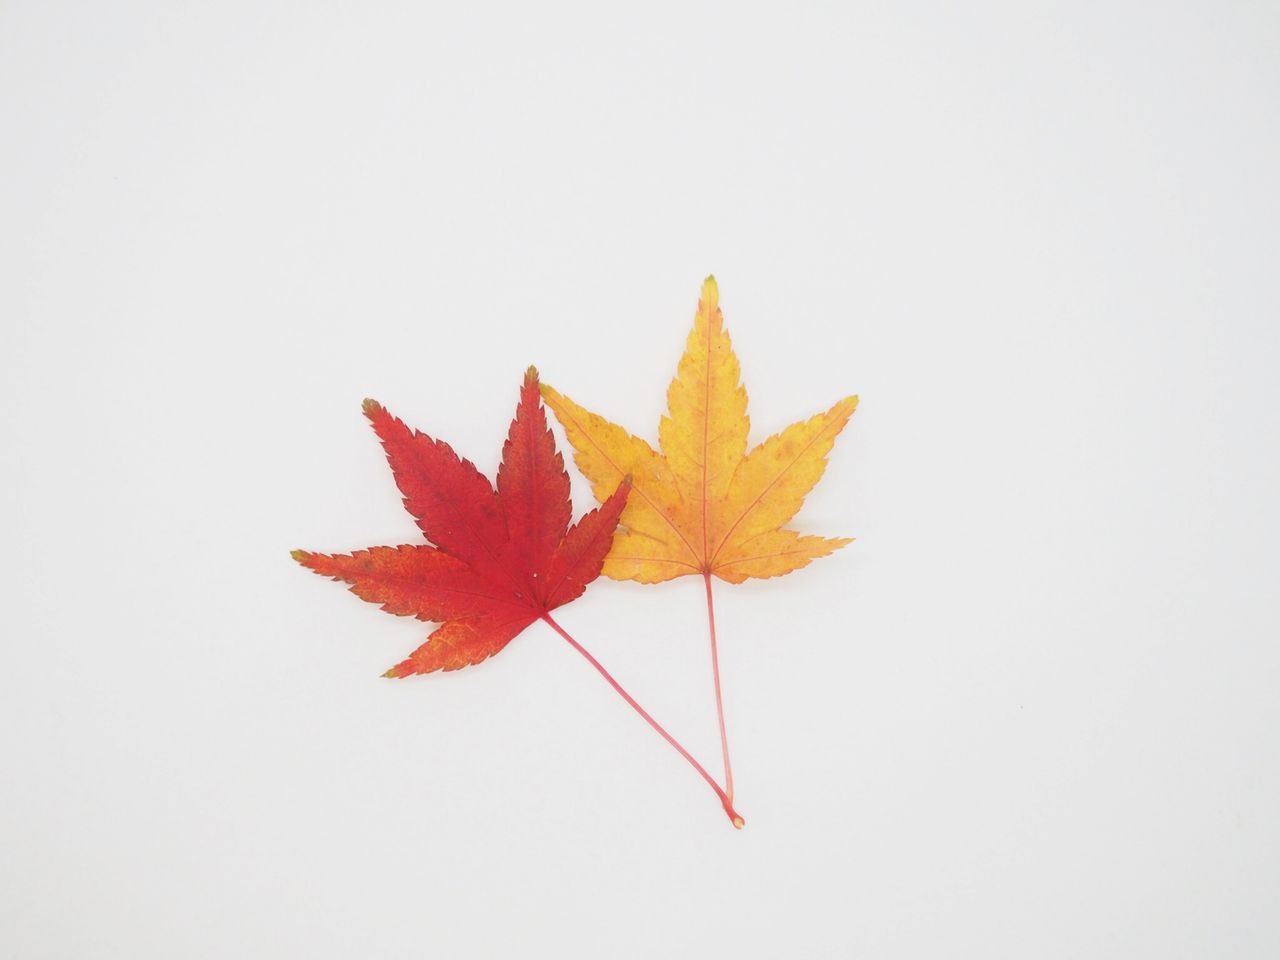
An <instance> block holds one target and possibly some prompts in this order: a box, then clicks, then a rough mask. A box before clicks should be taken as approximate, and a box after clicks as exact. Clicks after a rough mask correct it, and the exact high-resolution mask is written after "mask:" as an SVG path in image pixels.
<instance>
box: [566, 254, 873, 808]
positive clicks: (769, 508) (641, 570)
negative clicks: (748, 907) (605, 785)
mask: <svg viewBox="0 0 1280 960" xmlns="http://www.w3.org/2000/svg"><path fill="white" fill-rule="evenodd" d="M719 300H720V298H719V290H718V288H717V286H716V281H715V278H714V277H708V278H707V279H706V281H705V282H704V283H703V285H702V297H701V299H700V300H699V302H698V310H697V313H696V314H695V316H694V320H693V330H692V332H690V334H689V338H688V341H687V342H686V345H685V352H684V356H683V357H682V358H681V360H680V366H679V369H678V371H677V373H676V377H675V379H674V380H672V381H671V386H670V387H668V389H667V407H668V413H667V415H666V416H664V417H663V418H662V420H661V422H660V423H659V425H658V444H659V447H660V449H661V452H659V451H657V450H654V449H653V447H651V446H650V445H649V444H648V443H647V442H645V441H644V440H642V439H640V438H639V437H636V436H634V435H632V434H631V433H629V432H628V431H627V430H625V429H623V428H622V427H620V426H618V425H617V424H614V423H611V422H610V421H608V420H606V419H604V418H603V417H601V416H599V415H597V414H595V413H592V412H590V411H588V410H586V409H584V408H583V407H581V406H579V405H578V404H576V403H574V402H573V401H572V400H570V399H569V398H568V397H566V396H565V395H564V394H562V393H560V392H558V391H557V390H554V389H552V388H551V387H550V386H547V385H545V384H544V385H543V387H542V395H543V398H544V399H545V400H546V402H547V405H548V406H549V407H551V409H552V410H553V411H554V412H555V415H556V418H557V419H558V420H559V421H560V424H561V425H562V426H563V427H564V430H565V434H566V435H567V436H568V438H569V442H570V443H571V444H572V445H573V448H574V462H575V463H577V465H578V469H580V470H581V471H582V473H583V474H584V475H585V476H586V477H587V479H588V480H590V481H591V486H592V490H593V492H594V493H595V495H596V498H597V499H603V498H604V497H606V496H607V495H608V494H609V492H610V491H612V490H613V488H614V487H615V486H616V485H617V483H618V480H619V479H621V478H622V477H624V476H628V475H629V476H631V477H632V490H631V496H630V497H629V499H628V501H627V505H626V507H625V508H624V509H623V511H622V516H621V518H620V521H619V531H618V533H617V534H616V535H615V537H614V542H613V548H612V550H610V552H609V555H608V557H607V558H606V559H605V564H604V574H605V576H608V577H612V578H613V579H615V580H637V581H639V582H641V583H660V582H661V581H663V580H670V579H673V578H674V577H680V576H686V575H690V574H700V575H701V576H702V577H703V579H704V580H705V581H706V594H707V614H708V617H709V622H710V629H711V653H712V662H713V666H714V673H715V683H716V704H717V712H718V714H719V717H720V734H721V747H722V750H723V753H724V762H725V791H726V793H727V794H728V796H729V797H730V799H732V797H733V774H732V771H731V768H730V765H729V750H728V742H727V737H726V736H725V732H724V710H723V704H722V698H721V695H720V671H719V662H718V655H717V652H716V640H715V612H714V607H713V604H712V598H711V577H712V576H713V575H714V576H716V577H719V578H720V579H722V580H727V581H729V582H730V583H741V582H743V581H744V580H747V579H748V578H751V577H777V576H782V575H784V574H787V573H790V572H792V571H793V570H796V569H798V568H800V567H803V566H805V565H806V564H808V563H809V562H810V561H811V560H813V559H815V558H817V557H823V556H826V555H827V554H829V553H831V552H832V551H833V550H836V549H838V548H840V547H843V546H844V545H845V544H847V543H849V542H850V541H849V540H848V539H845V538H826V537H817V536H805V535H801V534H799V533H796V532H795V531H793V530H788V529H786V528H785V526H784V525H785V524H787V523H788V522H789V521H790V520H791V519H792V517H794V516H795V514H796V513H797V511H799V509H800V507H801V505H802V504H803V503H804V498H805V496H806V495H807V494H808V493H809V491H810V490H812V489H813V487H814V485H815V484H816V483H817V482H818V480H819V479H821V477H822V474H823V471H824V470H825V469H826V463H827V454H828V453H830V451H831V448H832V445H833V444H834V443H835V439H836V436H837V435H838V434H839V433H840V431H841V430H843V429H844V426H845V424H846V423H848V421H849V418H850V417H851V416H852V415H853V411H854V410H855V409H856V407H857V405H858V398H857V397H856V396H850V397H845V398H844V399H843V400H840V401H838V402H836V403H835V404H834V405H833V406H832V407H831V409H829V410H827V411H826V412H825V413H819V414H817V415H815V416H813V417H810V418H809V419H808V420H802V421H800V422H798V423H794V424H792V425H791V426H790V427H788V428H787V429H786V430H784V431H782V432H781V433H779V434H777V435H775V436H772V437H769V438H768V439H767V440H765V441H764V442H763V443H761V444H759V445H758V446H756V447H755V448H753V449H751V450H750V451H748V449H747V434H748V430H749V428H750V420H749V418H748V417H747V391H746V388H745V387H743V386H742V384H741V383H740V382H739V368H738V359H737V357H735V356H734V353H733V346H732V344H731V343H730V341H729V334H728V332H727V331H726V330H725V328H724V318H723V316H722V315H721V312H720V302H719Z"/></svg>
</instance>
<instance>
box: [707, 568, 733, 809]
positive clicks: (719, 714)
mask: <svg viewBox="0 0 1280 960" xmlns="http://www.w3.org/2000/svg"><path fill="white" fill-rule="evenodd" d="M702 580H703V582H704V583H705V584H706V585H707V624H708V626H709V627H710V628H711V676H712V678H713V679H714V680H715V685H716V718H717V719H718V720H719V721H720V753H721V754H722V755H723V756H724V792H725V796H726V797H728V798H729V802H730V803H732V802H733V767H732V766H730V765H729V735H728V734H727V733H725V727H724V698H723V697H721V695H720V655H719V653H718V652H717V651H716V608H715V604H714V603H712V600H711V574H710V573H709V572H705V573H703V574H702Z"/></svg>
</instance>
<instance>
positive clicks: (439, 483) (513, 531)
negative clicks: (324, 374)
mask: <svg viewBox="0 0 1280 960" xmlns="http://www.w3.org/2000/svg"><path fill="white" fill-rule="evenodd" d="M364 412H365V416H367V417H368V418H369V421H370V422H371V423H372V424H373V429H374V431H375V432H376V433H377V435H378V437H379V439H381V441H382V446H383V448H384V449H385V451H386V454H387V461H388V462H389V463H390V465H391V472H392V473H393V474H394V476H395V480H396V484H397V486H399V488H400V492H401V493H402V494H403V495H404V505H405V508H406V509H407V510H408V511H409V513H410V514H411V515H412V516H413V518H414V519H415V520H416V521H417V523H418V527H419V528H420V529H421V530H422V533H423V534H424V535H425V536H426V538H427V539H428V540H430V541H431V542H432V543H431V544H402V545H400V546H395V547H371V548H369V549H367V550H357V551H355V552H354V553H350V554H324V553H311V552H308V551H305V550H295V551H293V554H292V555H293V558H294V559H295V560H297V561H298V562H299V563H301V564H302V565H303V566H305V567H309V568H311V569H312V570H314V571H315V572H316V573H319V574H322V575H324V576H327V577H331V578H333V579H334V580H340V581H345V582H346V583H349V584H350V585H351V587H350V589H351V592H352V593H354V594H355V595H356V596H358V597H360V598H361V599H362V600H367V601H369V602H370V603H376V604H378V605H380V606H381V607H382V609H383V610H385V611H387V612H388V613H394V614H397V615H399V616H408V617H416V618H418V619H419V620H430V621H435V622H437V623H440V624H441V625H440V626H439V627H438V628H437V629H436V630H435V631H434V632H433V633H432V634H431V635H430V636H429V637H428V638H427V641H426V642H425V643H424V644H422V645H421V646H420V647H418V648H417V649H416V650H414V651H413V653H411V654H410V655H409V656H408V657H407V658H406V659H405V660H403V661H401V662H400V663H398V664H396V665H395V666H394V667H392V668H391V669H390V670H388V671H387V672H386V673H385V674H384V676H387V677H408V676H412V675H414V674H421V673H432V672H434V671H436V670H457V669H460V668H462V667H466V666H470V665H472V664H476V663H480V662H481V661H483V660H486V659H488V658H489V657H491V656H493V655H494V654H496V653H498V652H499V651H500V650H502V649H503V647H505V646H506V645H507V644H508V643H510V642H511V641H512V640H513V639H514V638H515V637H516V636H517V635H518V634H519V633H520V632H521V631H522V630H524V629H525V627H527V626H529V625H530V624H531V623H533V622H534V621H535V620H539V619H540V620H543V621H545V622H546V623H547V624H548V625H549V626H550V627H551V628H552V629H553V630H555V632H556V633H558V634H559V635H560V636H561V637H563V638H564V640H565V641H566V642H568V644H569V645H570V646H571V647H573V649H574V650H576V651H577V652H578V653H579V654H581V655H582V656H583V657H584V658H585V659H586V660H587V662H589V663H590V664H591V666H592V667H593V668H594V669H595V670H596V671H597V672H598V673H599V674H600V675H601V676H602V677H604V679H605V680H606V681H608V683H609V685H610V686H612V687H613V688H614V690H616V691H617V692H618V694H619V695H620V696H621V697H622V698H623V699H624V700H625V701H626V702H627V703H628V704H629V705H630V706H631V708H632V709H633V710H635V711H636V713H638V714H639V715H640V716H641V717H642V718H643V719H644V720H645V722H646V723H648V724H649V725H650V726H651V727H653V729H654V730H655V731H657V733H658V734H660V735H661V736H662V738H663V739H664V740H666V741H667V742H668V743H669V744H671V746H672V747H673V748H675V750H676V751H677V752H678V753H679V754H680V756H682V757H683V758H684V759H685V760H686V761H687V762H688V763H689V764H690V765H691V766H692V767H693V768H694V770H695V771H697V773H698V774H699V775H700V776H701V777H702V779H703V780H705V781H706V782H707V784H708V785H709V786H710V787H711V789H712V790H713V791H715V793H716V796H717V797H718V798H719V800H720V803H721V806H722V807H723V808H724V811H725V813H726V814H727V815H728V817H729V820H730V822H732V823H733V825H734V826H735V827H741V826H742V825H743V819H742V817H741V816H740V815H739V814H738V812H737V811H736V810H735V809H734V808H733V804H732V803H731V802H730V800H729V797H728V795H727V794H726V793H725V791H724V790H723V789H721V787H720V785H719V784H718V783H716V781H715V779H714V778H713V777H712V776H711V775H710V774H709V773H707V771H706V770H705V769H704V768H703V767H702V765H701V764H700V763H698V761H697V760H695V759H694V758H693V756H692V755H691V754H690V753H689V751H687V750H686V749H685V748H684V747H683V746H681V744H680V743H679V741H677V740H676V739H675V737H673V736H671V734H669V733H668V732H667V731H666V730H664V729H663V728H662V726H661V724H659V723H658V722H657V721H656V720H654V719H653V717H652V716H650V715H649V713H648V712H647V711H646V710H645V709H644V708H643V707H641V706H640V704H639V703H637V702H636V700H635V698H634V697H632V696H631V694H629V693H627V691H626V690H625V689H623V687H622V685H621V684H620V683H618V681H617V680H615V679H614V678H613V676H612V675H611V674H610V673H609V671H608V670H606V669H605V668H604V666H603V665H601V663H600V661H598V660H597V659H596V658H595V657H593V656H592V655H591V654H590V653H589V652H588V651H587V650H586V649H585V648H584V647H583V646H582V645H581V644H580V643H578V641H577V640H575V639H574V638H573V637H571V636H570V635H569V634H568V633H567V632H566V631H565V629H564V628H563V627H561V626H560V624H559V623H557V622H556V621H555V620H554V619H553V618H552V617H551V611H552V610H555V609H556V608H558V607H561V606H563V605H564V604H566V603H568V602H569V601H571V600H575V599H577V598H578V597H579V596H581V595H582V592H583V591H584V590H585V589H586V587H587V584H589V583H590V582H591V581H593V580H595V579H596V577H598V576H599V575H600V569H601V566H602V565H603V563H604V558H605V556H606V554H607V553H608V552H609V548H610V545H611V544H612V541H613V537H614V535H615V528H616V527H617V524H618V517H619V516H620V514H621V513H622V510H623V506H624V505H625V503H626V501H627V495H628V493H629V491H630V489H631V483H630V478H628V477H625V476H623V477H621V478H620V479H619V482H618V483H617V484H616V485H615V488H614V489H613V491H612V492H611V493H609V494H608V495H607V496H605V497H603V498H602V505H601V506H600V507H599V508H597V509H595V510H592V511H590V512H589V513H587V514H586V515H585V516H583V517H582V519H581V520H579V521H578V522H577V523H576V524H574V525H573V526H570V525H569V521H570V519H571V516H572V510H571V506H570V502H569V475H568V474H567V473H566V472H565V469H564V460H563V458H562V457H561V456H560V454H559V453H557V452H556V447H555V440H554V438H553V437H552V435H551V431H550V430H549V429H548V427H547V418H546V414H545V412H544V411H543V408H542V403H541V398H540V395H539V388H538V372H537V371H536V370H535V369H534V368H533V367H530V368H529V370H528V372H527V373H526V374H525V379H524V385H523V386H522V388H521V390H520V402H519V404H518V406H517V407H516V416H515V419H514V420H513V421H512V423H511V429H510V430H509V431H508V433H507V440H506V443H505V444H504V445H503V447H502V464H501V466H499V468H498V482H497V487H496V489H495V488H494V487H493V486H491V485H490V483H489V481H488V479H487V478H486V477H485V476H484V475H483V474H482V473H480V471H479V470H477V469H476V467H475V465H474V464H472V463H471V462H470V461H467V460H463V459H461V458H460V457H459V456H458V455H457V454H456V453H454V451H453V449H452V448H451V447H450V446H449V445H448V444H447V443H444V442H443V441H440V440H433V439H432V438H431V437H428V436H427V435H426V434H422V433H418V432H417V431H415V430H411V429H410V428H409V427H407V426H405V424H404V423H403V422H402V421H400V420H398V419H396V418H395V417H393V416H392V415H391V414H390V413H388V412H387V411H386V410H385V409H384V408H383V407H382V406H381V405H380V404H378V403H376V402H374V401H373V400H366V401H365V402H364ZM432 544H434V545H432Z"/></svg>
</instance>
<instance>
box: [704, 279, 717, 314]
mask: <svg viewBox="0 0 1280 960" xmlns="http://www.w3.org/2000/svg"><path fill="white" fill-rule="evenodd" d="M719 299H720V285H719V284H717V283H716V276H715V274H714V273H709V274H707V279H705V280H703V281H702V301H703V303H705V304H706V305H707V306H711V305H713V304H715V303H716V302H717V301H719Z"/></svg>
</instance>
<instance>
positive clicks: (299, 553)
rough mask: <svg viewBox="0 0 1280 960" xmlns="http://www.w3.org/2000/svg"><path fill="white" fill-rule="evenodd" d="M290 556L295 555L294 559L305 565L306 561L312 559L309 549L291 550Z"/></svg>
mask: <svg viewBox="0 0 1280 960" xmlns="http://www.w3.org/2000/svg"><path fill="white" fill-rule="evenodd" d="M289 556H291V557H293V559H295V560H297V561H298V563H301V564H303V565H305V564H306V562H307V561H308V560H310V559H311V554H309V553H307V551H305V550H290V551H289Z"/></svg>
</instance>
